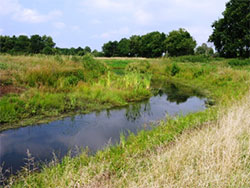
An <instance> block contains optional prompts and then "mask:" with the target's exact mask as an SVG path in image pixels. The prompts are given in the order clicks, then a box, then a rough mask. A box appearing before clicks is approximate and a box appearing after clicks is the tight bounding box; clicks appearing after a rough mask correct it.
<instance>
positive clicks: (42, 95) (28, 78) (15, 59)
mask: <svg viewBox="0 0 250 188" xmlns="http://www.w3.org/2000/svg"><path fill="white" fill-rule="evenodd" d="M233 65H235V63H234V64H233ZM244 68H245V67H244ZM0 75H1V78H0V83H1V84H0V87H1V88H0V89H1V93H2V91H4V94H3V95H2V96H1V98H0V131H3V130H6V129H11V128H18V127H21V126H27V125H32V124H39V123H45V122H50V121H53V120H57V119H61V118H63V117H66V116H72V115H76V114H82V113H88V112H92V111H100V110H102V109H108V108H113V107H121V106H126V105H128V104H129V103H131V102H134V101H141V100H143V99H146V98H149V97H150V96H151V95H152V91H151V86H152V80H153V82H154V83H153V84H154V86H153V87H154V88H161V87H163V86H162V84H163V85H164V84H165V85H166V82H168V83H174V84H177V85H182V86H183V85H184V86H187V88H188V87H190V88H193V89H195V90H197V91H199V92H200V93H203V94H204V95H206V97H208V98H209V99H211V101H212V103H211V104H214V103H225V104H226V103H227V101H228V100H229V101H230V100H231V99H232V98H234V97H238V96H240V94H241V93H242V92H243V91H245V90H246V87H247V85H246V84H245V82H246V81H248V80H249V76H248V73H247V71H245V70H243V69H242V67H240V68H237V69H235V68H231V66H230V62H228V60H225V59H220V58H219V59H216V58H208V57H200V56H197V57H195V56H187V57H181V58H171V59H168V58H163V59H100V60H95V59H93V58H92V57H91V56H88V55H87V56H84V57H79V56H43V55H38V56H9V55H5V56H0ZM157 80H159V82H157ZM6 88H11V89H9V90H8V89H7V90H6Z"/></svg>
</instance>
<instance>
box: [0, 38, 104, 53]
mask: <svg viewBox="0 0 250 188" xmlns="http://www.w3.org/2000/svg"><path fill="white" fill-rule="evenodd" d="M55 46H56V43H55V42H54V41H53V39H52V37H50V36H46V35H43V36H40V35H32V36H30V37H28V36H26V35H20V36H15V35H14V36H12V37H10V36H0V53H8V54H13V55H15V54H46V55H53V54H61V55H81V56H83V55H85V54H86V53H91V52H92V51H91V48H90V47H88V46H86V47H85V48H82V47H78V48H59V47H55ZM92 53H93V54H95V55H100V54H98V52H97V51H96V50H94V51H93V52H92Z"/></svg>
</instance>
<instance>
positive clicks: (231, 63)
mask: <svg viewBox="0 0 250 188" xmlns="http://www.w3.org/2000/svg"><path fill="white" fill-rule="evenodd" d="M228 65H229V66H231V67H236V66H247V65H250V59H232V60H230V61H229V62H228Z"/></svg>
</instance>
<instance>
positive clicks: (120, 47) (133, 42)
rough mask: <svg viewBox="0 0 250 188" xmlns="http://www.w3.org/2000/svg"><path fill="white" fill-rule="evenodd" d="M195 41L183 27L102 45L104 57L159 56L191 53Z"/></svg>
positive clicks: (134, 36)
mask: <svg viewBox="0 0 250 188" xmlns="http://www.w3.org/2000/svg"><path fill="white" fill-rule="evenodd" d="M195 47H196V41H195V40H194V39H193V37H192V36H191V35H190V34H189V33H188V31H186V30H185V29H182V28H181V29H179V30H175V31H172V32H170V33H169V34H168V35H166V34H165V33H160V32H158V31H155V32H151V33H147V34H145V35H142V36H139V35H133V36H131V37H130V38H128V39H127V38H123V39H121V40H120V41H119V42H118V41H109V42H108V43H105V44H104V45H103V47H102V51H103V54H104V56H106V57H147V58H154V57H161V56H162V55H163V54H167V55H169V56H180V55H192V54H194V49H195Z"/></svg>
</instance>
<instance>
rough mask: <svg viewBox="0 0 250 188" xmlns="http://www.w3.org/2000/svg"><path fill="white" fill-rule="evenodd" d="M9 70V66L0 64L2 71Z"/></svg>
mask: <svg viewBox="0 0 250 188" xmlns="http://www.w3.org/2000/svg"><path fill="white" fill-rule="evenodd" d="M7 68H8V66H7V64H5V63H2V62H0V70H6V69H7Z"/></svg>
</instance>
